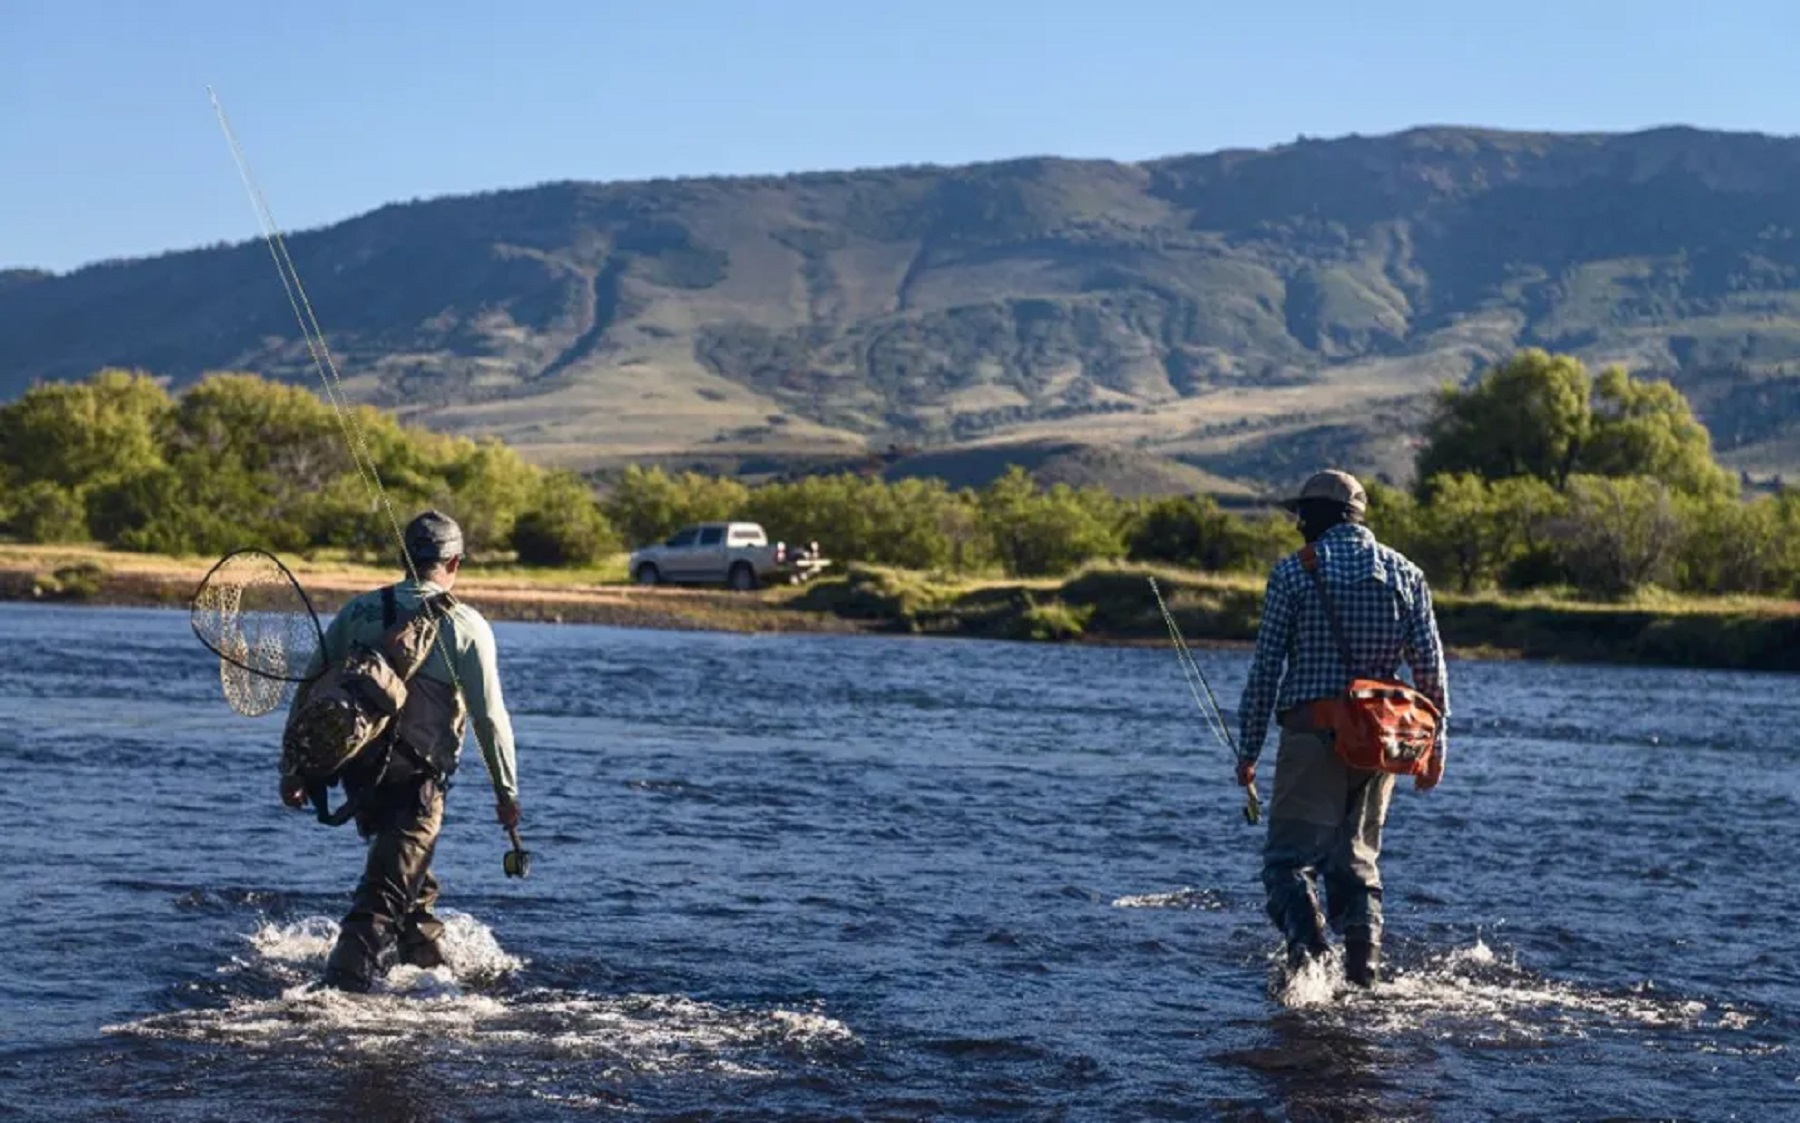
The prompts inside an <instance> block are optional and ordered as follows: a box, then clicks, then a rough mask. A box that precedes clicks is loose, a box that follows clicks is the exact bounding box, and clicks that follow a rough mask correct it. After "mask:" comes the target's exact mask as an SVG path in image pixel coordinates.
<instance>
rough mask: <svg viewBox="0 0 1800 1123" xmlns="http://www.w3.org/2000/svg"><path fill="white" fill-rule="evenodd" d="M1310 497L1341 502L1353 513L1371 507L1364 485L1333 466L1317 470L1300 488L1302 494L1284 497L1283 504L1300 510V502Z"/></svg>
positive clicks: (1293, 509) (1361, 512)
mask: <svg viewBox="0 0 1800 1123" xmlns="http://www.w3.org/2000/svg"><path fill="white" fill-rule="evenodd" d="M1308 499H1324V500H1328V501H1330V502H1332V503H1341V504H1343V505H1344V506H1345V507H1347V508H1349V509H1350V511H1351V513H1352V514H1357V515H1360V514H1363V513H1364V512H1366V511H1367V510H1368V509H1369V493H1368V492H1366V491H1364V490H1363V485H1362V484H1360V483H1358V482H1357V481H1356V477H1355V476H1353V475H1351V474H1350V473H1348V472H1340V471H1338V470H1337V469H1336V468H1331V469H1328V470H1326V471H1323V472H1315V473H1314V474H1313V476H1312V478H1310V479H1308V480H1307V481H1306V483H1305V484H1303V485H1302V486H1301V488H1300V494H1299V495H1296V496H1294V497H1293V498H1292V499H1283V500H1282V501H1281V505H1282V506H1283V507H1286V508H1287V509H1288V510H1290V511H1295V510H1298V509H1299V507H1300V504H1301V503H1303V502H1305V501H1306V500H1308Z"/></svg>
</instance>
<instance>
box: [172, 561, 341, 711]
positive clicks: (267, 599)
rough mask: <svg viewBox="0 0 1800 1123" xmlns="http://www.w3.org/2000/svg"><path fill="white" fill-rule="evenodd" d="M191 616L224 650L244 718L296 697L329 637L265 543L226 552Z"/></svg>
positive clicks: (226, 683) (225, 672)
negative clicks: (256, 547)
mask: <svg viewBox="0 0 1800 1123" xmlns="http://www.w3.org/2000/svg"><path fill="white" fill-rule="evenodd" d="M188 619H189V622H190V623H191V624H192V625H193V628H194V634H195V635H197V636H198V637H199V638H200V642H201V643H203V644H205V645H206V646H207V648H208V649H210V650H211V651H212V652H213V653H214V654H215V655H217V656H218V657H219V686H220V688H221V689H222V690H223V691H224V694H225V700H226V701H227V702H228V703H230V705H231V708H232V709H233V710H236V711H237V712H238V713H240V714H243V715H245V716H246V717H259V716H261V715H263V714H266V713H269V712H271V711H272V710H274V709H275V708H276V707H277V706H279V705H281V704H282V702H283V701H284V700H286V699H287V698H288V697H290V696H291V694H292V691H293V688H294V684H295V683H297V682H301V681H303V680H304V679H305V678H306V676H307V672H308V669H309V664H310V663H311V662H312V660H313V657H314V656H315V655H316V654H317V653H318V651H319V647H320V645H321V643H322V642H323V638H324V637H323V634H322V632H321V631H320V628H319V618H318V615H317V614H316V613H315V612H314V611H313V607H312V603H311V602H310V601H309V600H308V599H307V596H306V593H305V591H304V590H303V589H301V588H300V583H299V582H298V581H297V580H295V579H294V575H293V574H292V573H290V572H289V571H288V568H287V567H286V566H284V565H282V564H281V562H280V561H279V560H278V559H277V558H275V557H274V556H273V555H272V554H268V553H265V552H263V551H261V550H239V551H237V552H235V553H232V554H227V555H226V556H225V557H224V558H222V559H220V561H219V563H218V564H217V565H215V566H213V568H212V571H211V572H209V573H208V574H207V575H206V578H205V580H203V581H202V582H201V583H200V588H199V590H198V591H196V592H195V594H194V600H193V605H192V608H191V610H190V612H189V616H188Z"/></svg>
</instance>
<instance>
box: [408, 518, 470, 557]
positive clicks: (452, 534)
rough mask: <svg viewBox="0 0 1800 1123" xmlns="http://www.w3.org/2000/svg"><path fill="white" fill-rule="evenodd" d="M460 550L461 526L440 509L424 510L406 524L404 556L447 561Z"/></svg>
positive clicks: (461, 547) (461, 542)
mask: <svg viewBox="0 0 1800 1123" xmlns="http://www.w3.org/2000/svg"><path fill="white" fill-rule="evenodd" d="M462 552H463V535H462V527H460V526H457V525H456V520H455V519H453V518H451V517H450V516H449V515H446V514H444V513H443V512H442V511H435V510H434V511H426V512H425V513H424V514H422V515H420V516H419V517H418V518H415V519H414V520H413V521H412V522H409V523H407V524H406V556H407V557H409V558H412V559H413V560H414V561H448V560H449V559H451V558H456V557H461V556H462Z"/></svg>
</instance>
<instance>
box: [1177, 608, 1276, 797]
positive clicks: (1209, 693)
mask: <svg viewBox="0 0 1800 1123" xmlns="http://www.w3.org/2000/svg"><path fill="white" fill-rule="evenodd" d="M1150 592H1151V593H1153V594H1154V595H1155V596H1156V607H1157V608H1159V609H1161V610H1162V618H1163V623H1164V624H1166V625H1167V626H1168V629H1169V640H1170V642H1171V643H1172V644H1173V645H1174V648H1175V660H1176V662H1178V663H1180V664H1181V677H1182V678H1183V679H1184V680H1186V682H1187V685H1188V692H1189V693H1191V694H1192V695H1193V696H1194V705H1195V706H1196V707H1198V708H1199V710H1200V716H1201V717H1203V718H1205V719H1206V727H1207V728H1208V729H1210V730H1211V731H1212V735H1213V736H1214V737H1215V738H1217V739H1218V742H1219V744H1221V745H1223V746H1224V747H1225V748H1226V750H1227V751H1229V752H1230V753H1231V757H1232V759H1233V760H1234V761H1235V760H1238V759H1241V758H1240V757H1239V756H1238V750H1237V742H1236V741H1234V740H1233V739H1232V737H1231V727H1230V726H1229V725H1228V724H1227V723H1226V721H1225V710H1224V708H1223V707H1221V706H1220V705H1219V699H1218V697H1217V695H1215V694H1213V689H1212V683H1210V682H1208V681H1207V679H1206V672H1204V671H1202V670H1201V669H1200V663H1199V662H1198V661H1197V660H1196V659H1195V658H1194V653H1193V652H1192V651H1191V650H1189V649H1188V645H1187V640H1185V639H1184V638H1182V635H1181V628H1180V627H1179V626H1177V625H1176V623H1175V614H1174V613H1173V612H1170V611H1169V605H1168V602H1166V601H1164V600H1163V595H1162V589H1161V587H1159V586H1158V585H1157V583H1156V578H1154V577H1152V578H1150ZM1202 691H1204V692H1205V694H1204V696H1202V693H1201V692H1202ZM1261 818H1262V797H1261V796H1259V795H1257V794H1256V785H1255V784H1246V785H1245V786H1244V820H1245V821H1246V822H1248V823H1251V824H1254V823H1256V822H1257V821H1258V820H1259V819H1261Z"/></svg>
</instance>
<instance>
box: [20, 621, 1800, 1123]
mask: <svg viewBox="0 0 1800 1123" xmlns="http://www.w3.org/2000/svg"><path fill="white" fill-rule="evenodd" d="M495 630H496V633H497V635H498V638H499V643H500V647H501V653H502V669H503V674H504V675H505V680H506V689H507V692H508V701H509V703H510V706H511V708H512V712H513V715H514V720H515V723H516V727H517V731H518V740H519V746H520V748H519V757H520V761H519V768H520V775H521V786H522V789H523V803H524V807H525V812H526V818H525V824H524V835H525V839H526V843H527V845H528V846H529V847H530V848H531V849H532V850H533V851H534V854H535V864H534V868H533V871H532V875H531V877H530V878H529V879H528V880H525V881H518V880H508V879H506V878H505V877H503V876H502V872H501V854H502V852H503V850H504V849H505V842H504V836H503V835H502V834H501V832H500V831H499V829H498V827H496V826H495V824H494V823H493V821H492V810H491V806H492V800H491V795H490V793H489V791H488V790H487V788H486V780H485V776H483V774H482V770H481V766H480V761H479V755H478V752H477V751H476V749H475V748H474V745H473V742H472V741H471V742H470V746H469V748H468V749H467V751H466V752H465V755H464V762H465V768H464V771H463V772H462V774H461V776H460V778H459V783H458V785H457V786H456V787H455V788H454V789H453V790H452V792H451V795H450V802H449V815H448V822H447V826H446V828H445V833H444V837H443V842H442V844H441V845H440V848H439V854H438V863H437V869H438V871H439V875H440V877H441V879H442V881H443V882H444V897H443V899H442V902H441V907H442V911H443V912H444V913H445V915H446V916H447V918H448V919H449V920H450V923H451V937H452V939H451V951H452V955H453V959H454V962H453V964H452V967H451V968H449V969H440V970H437V971H432V972H420V971H416V970H412V969H410V968H401V969H398V970H397V971H396V972H395V973H394V974H393V975H391V976H390V977H389V979H388V980H387V982H386V983H385V985H384V987H383V989H382V990H381V991H380V992H379V993H376V994H374V995H370V996H366V997H350V996H344V995H339V994H336V993H332V992H321V991H319V990H318V989H317V988H316V986H315V982H316V979H317V976H318V973H319V970H320V967H321V965H322V962H323V957H324V955H325V952H326V950H327V949H328V947H329V944H330V940H331V938H332V936H333V932H334V924H335V918H336V917H337V916H338V915H339V914H340V913H341V912H342V911H343V909H344V908H345V906H346V903H347V899H348V893H349V890H350V888H351V886H352V885H353V884H354V882H355V880H356V877H357V873H358V870H359V868H360V861H361V849H360V845H359V844H358V841H357V839H356V836H355V834H354V829H353V828H350V827H344V828H339V829H335V830H334V829H328V828H325V827H321V826H319V825H318V824H316V823H315V822H313V821H312V820H311V818H310V817H309V816H307V815H305V814H302V813H299V812H294V811H288V810H286V809H285V808H283V807H281V806H280V804H279V803H278V801H277V800H276V797H275V784H274V779H275V773H274V759H275V752H276V749H275V742H276V739H277V737H278V734H279V725H278V721H279V719H278V718H277V717H274V716H271V717H266V718H261V719H255V720H252V719H246V718H242V717H238V716H236V715H235V714H233V713H232V712H231V711H230V710H229V709H228V708H227V706H226V704H225V702H224V700H223V698H222V696H221V694H220V692H219V682H218V670H217V666H218V665H217V662H216V660H213V659H212V658H211V657H210V656H209V655H208V654H207V652H206V651H205V650H204V649H203V648H202V647H201V646H200V645H199V644H198V642H197V641H196V640H195V639H194V638H193V636H192V635H191V633H190V632H189V631H188V628H187V621H186V616H185V614H183V613H179V612H169V611H156V610H117V609H81V608H52V607H41V606H27V605H8V606H0V650H4V651H5V652H6V655H5V656H4V657H3V658H0V765H3V766H4V767H5V770H6V775H7V777H8V780H9V783H8V784H7V785H6V786H5V787H4V788H3V789H0V823H4V827H3V828H0V868H4V870H5V871H6V872H5V874H4V877H3V879H0V916H4V923H5V928H4V934H5V954H4V956H0V1117H5V1118H21V1119H68V1120H89V1119H130V1120H151V1119H155V1120H161V1119H167V1120H203V1119H206V1120H210V1119H252V1120H276V1119H381V1120H461V1119H471V1120H472V1119H484V1120H485V1119H519V1120H527V1119H529V1120H539V1119H563V1118H569V1119H577V1118H610V1117H614V1116H618V1117H627V1118H644V1119H664V1118H682V1119H798V1118H879V1119H1105V1120H1126V1119H1259V1120H1260V1119H1293V1120H1352V1119H1357V1120H1360V1119H1383V1120H1408V1119H1416V1120H1461V1119H1661V1118H1680V1119H1746V1120H1750V1119H1755V1120H1762V1119H1783V1118H1796V1117H1800V1056H1797V1055H1796V1052H1795V1045H1796V1041H1797V1039H1800V967H1797V966H1796V959H1797V957H1796V955H1795V954H1794V947H1793V939H1794V931H1795V927H1794V924H1793V923H1792V921H1791V919H1790V911H1791V909H1792V907H1793V906H1794V904H1795V900H1796V893H1795V891H1794V885H1795V874H1794V866H1793V856H1794V843H1795V840H1796V822H1797V821H1800V814H1797V813H1800V808H1797V807H1796V797H1797V796H1800V781H1797V780H1796V769H1797V766H1800V757H1797V752H1796V748H1795V744H1794V738H1793V735H1792V730H1793V729H1795V728H1796V727H1797V726H1800V696H1797V695H1796V692H1795V690H1794V688H1793V687H1794V680H1793V679H1792V678H1789V677H1779V676H1756V675H1744V674H1724V673H1703V672H1684V671H1670V670H1637V669H1621V668H1602V667H1550V666H1541V665H1530V664H1519V663H1497V662H1455V663H1453V664H1452V666H1451V675H1452V691H1453V702H1454V704H1455V709H1456V716H1455V718H1454V719H1453V724H1452V730H1453V735H1452V736H1453V755H1452V757H1451V762H1450V773H1449V776H1448V779H1447V780H1446V782H1445V784H1444V786H1443V787H1442V788H1440V789H1439V790H1438V791H1436V792H1433V793H1431V794H1429V795H1420V794H1418V793H1416V792H1414V791H1412V789H1411V787H1410V785H1403V786H1402V787H1401V788H1400V789H1399V790H1398V791H1397V792H1396V796H1395V802H1394V809H1393V812H1392V815H1391V817H1390V820H1389V831H1388V846H1387V850H1386V854H1385V857H1384V862H1383V872H1384V875H1385V878H1386V880H1387V885H1388V890H1387V913H1388V956H1389V979H1388V981H1386V982H1385V983H1384V984H1383V985H1382V986H1381V987H1379V988H1378V989H1377V990H1376V991H1375V992H1373V993H1372V994H1366V995H1365V994H1358V993H1350V992H1346V991H1345V990H1344V989H1343V988H1342V986H1341V984H1339V983H1335V982H1334V980H1333V979H1331V978H1330V977H1325V978H1321V979H1302V980H1300V981H1298V982H1297V983H1295V984H1293V985H1289V986H1283V985H1280V981H1279V978H1278V975H1277V973H1276V972H1275V970H1274V957H1275V955H1276V952H1277V950H1278V944H1277V939H1276V936H1275V933H1274V932H1273V930H1272V929H1271V928H1269V927H1268V925H1267V922H1266V920H1265V919H1264V917H1263V914H1262V911H1261V905H1262V899H1261V889H1260V885H1259V882H1258V880H1257V847H1258V844H1259V841H1260V837H1259V836H1260V832H1259V831H1258V830H1257V829H1254V828H1251V827H1249V826H1248V825H1246V824H1245V823H1244V822H1243V820H1242V819H1241V818H1240V816H1239V810H1238V809H1239V806H1240V798H1239V793H1238V789H1236V788H1235V787H1233V786H1232V785H1231V783H1230V781H1229V765H1228V762H1227V759H1226V756H1225V754H1224V751H1223V750H1222V749H1221V748H1220V747H1219V746H1218V745H1216V744H1214V743H1211V742H1209V741H1208V740H1206V739H1205V734H1204V732H1203V728H1202V726H1201V725H1200V724H1199V722H1198V720H1197V719H1196V717H1195V715H1194V712H1193V709H1192V702H1191V700H1190V699H1189V697H1188V696H1187V694H1186V691H1185V688H1184V687H1183V684H1182V680H1181V677H1180V673H1179V669H1178V667H1177V665H1176V662H1175V660H1174V658H1173V656H1172V655H1171V654H1170V653H1169V652H1168V651H1166V650H1150V649H1138V650H1127V649H1099V648H1070V647H1053V646H1034V645H1024V644H1003V643H982V642H972V641H955V640H945V641H939V640H914V639H899V638H895V639H875V638H866V637H838V636H799V637H796V636H740V635H717V634H704V633H699V634H696V633H676V632H650V631H632V630H623V629H610V628H592V627H556V626H553V625H525V624H506V623H502V624H498V625H496V629H495ZM1199 657H1200V659H1201V661H1202V664H1203V665H1204V666H1205V667H1206V668H1207V670H1208V673H1209V675H1211V676H1212V677H1213V678H1214V684H1215V687H1217V688H1218V689H1219V691H1220V694H1221V697H1222V698H1223V699H1224V700H1226V701H1227V702H1230V701H1234V700H1235V699H1236V697H1237V692H1238V689H1239V688H1240V686H1241V684H1242V680H1243V673H1244V669H1245V658H1244V656H1243V655H1242V654H1241V653H1237V652H1200V653H1199ZM1271 759H1272V753H1271ZM1263 789H1264V792H1265V794H1266V793H1267V790H1268V781H1267V779H1266V778H1265V779H1264V781H1263Z"/></svg>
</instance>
